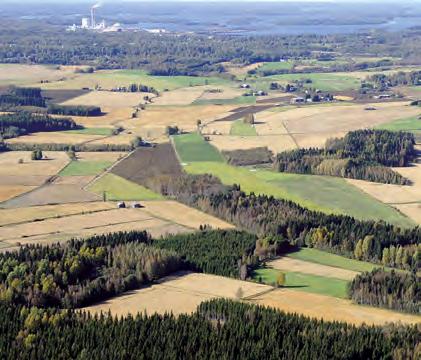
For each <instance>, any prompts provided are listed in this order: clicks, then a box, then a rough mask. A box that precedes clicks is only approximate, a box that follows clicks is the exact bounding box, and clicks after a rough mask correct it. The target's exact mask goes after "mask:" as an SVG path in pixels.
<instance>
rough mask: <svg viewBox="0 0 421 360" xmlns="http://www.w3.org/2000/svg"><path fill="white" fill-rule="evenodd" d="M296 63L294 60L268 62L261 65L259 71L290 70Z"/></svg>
mask: <svg viewBox="0 0 421 360" xmlns="http://www.w3.org/2000/svg"><path fill="white" fill-rule="evenodd" d="M293 65H294V62H293V61H276V62H266V63H264V64H263V65H262V66H259V67H258V69H257V71H259V72H260V71H277V70H290V69H292V67H293Z"/></svg>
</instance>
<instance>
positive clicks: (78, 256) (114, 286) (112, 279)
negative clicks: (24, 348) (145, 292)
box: [0, 232, 182, 308]
mask: <svg viewBox="0 0 421 360" xmlns="http://www.w3.org/2000/svg"><path fill="white" fill-rule="evenodd" d="M181 268H182V262H181V259H180V258H179V256H178V255H177V254H175V253H174V252H172V251H169V250H165V249H158V248H155V247H152V246H150V237H149V236H148V234H147V233H145V232H138V233H129V234H125V233H124V234H122V233H117V234H109V235H106V236H97V237H92V238H90V239H88V240H87V241H81V240H72V241H70V242H69V243H68V244H66V245H60V244H55V245H51V246H45V247H44V246H40V245H30V246H25V247H22V248H20V249H19V251H17V252H8V253H5V254H0V299H1V300H2V301H6V302H8V303H11V304H23V305H26V306H37V307H59V308H77V307H82V306H86V305H89V304H92V303H94V302H98V301H102V300H104V299H106V298H107V297H111V296H115V295H117V294H120V293H122V292H124V291H127V290H131V289H134V288H138V287H140V286H141V285H143V284H148V283H150V282H151V281H154V280H157V279H159V278H161V277H163V276H166V275H169V274H170V273H172V272H174V271H177V270H179V269H181Z"/></svg>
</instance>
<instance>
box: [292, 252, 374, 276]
mask: <svg viewBox="0 0 421 360" xmlns="http://www.w3.org/2000/svg"><path fill="white" fill-rule="evenodd" d="M288 257H290V258H293V259H298V260H303V261H308V262H312V263H316V264H321V265H328V266H334V267H337V268H341V269H346V270H352V271H358V272H365V271H372V270H374V269H375V268H377V267H379V265H375V264H372V263H369V262H365V261H359V260H354V259H348V258H346V257H343V256H339V255H335V254H331V253H328V252H326V251H321V250H317V249H312V248H311V249H310V248H301V249H300V250H299V251H297V252H293V253H289V254H288Z"/></svg>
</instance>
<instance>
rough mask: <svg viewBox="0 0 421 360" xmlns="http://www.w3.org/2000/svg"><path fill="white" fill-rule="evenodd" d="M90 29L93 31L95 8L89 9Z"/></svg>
mask: <svg viewBox="0 0 421 360" xmlns="http://www.w3.org/2000/svg"><path fill="white" fill-rule="evenodd" d="M91 27H92V29H95V6H93V7H91Z"/></svg>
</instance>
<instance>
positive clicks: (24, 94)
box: [0, 86, 45, 110]
mask: <svg viewBox="0 0 421 360" xmlns="http://www.w3.org/2000/svg"><path fill="white" fill-rule="evenodd" d="M15 106H35V107H45V99H44V98H43V96H42V95H41V89H40V88H24V87H14V86H12V87H10V88H9V89H8V91H7V92H6V93H5V94H0V107H1V108H2V109H3V110H7V109H8V108H10V107H15Z"/></svg>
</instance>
